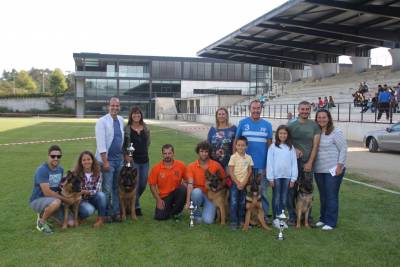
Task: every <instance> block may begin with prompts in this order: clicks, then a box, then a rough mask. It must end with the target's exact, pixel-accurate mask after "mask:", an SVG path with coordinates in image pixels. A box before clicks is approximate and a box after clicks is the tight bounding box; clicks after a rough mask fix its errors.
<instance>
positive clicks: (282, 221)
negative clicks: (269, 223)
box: [276, 210, 287, 240]
mask: <svg viewBox="0 0 400 267" xmlns="http://www.w3.org/2000/svg"><path fill="white" fill-rule="evenodd" d="M277 218H278V219H279V233H278V236H277V237H276V239H277V240H284V239H285V237H284V235H283V229H284V228H285V220H286V219H287V217H286V215H285V210H282V213H281V214H279V215H278V216H277Z"/></svg>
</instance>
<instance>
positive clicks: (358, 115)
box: [195, 102, 400, 124]
mask: <svg viewBox="0 0 400 267" xmlns="http://www.w3.org/2000/svg"><path fill="white" fill-rule="evenodd" d="M218 108H219V107H218V106H204V107H200V108H199V109H198V110H197V111H198V112H197V113H195V114H198V115H210V116H214V115H215V112H216V110H217V109H218ZM227 110H228V112H229V116H231V117H247V116H250V115H251V114H250V107H249V105H234V106H229V107H227ZM317 111H318V108H312V110H311V113H310V118H312V119H314V118H315V114H316V112H317ZM329 111H330V112H331V115H332V119H333V120H334V121H339V122H360V123H361V122H362V123H383V124H392V123H396V122H398V121H400V110H399V108H398V107H394V106H393V105H390V107H389V112H388V113H389V119H386V114H385V112H383V114H382V117H381V119H380V120H378V114H379V109H378V108H376V109H374V110H373V112H371V109H368V110H367V111H366V112H361V111H362V107H359V106H356V107H355V106H354V104H353V103H350V102H349V103H335V107H331V108H329ZM289 112H290V113H292V115H293V118H295V117H297V116H298V105H297V104H271V105H270V104H265V105H264V108H263V109H262V111H261V117H263V118H269V119H287V118H288V113H289Z"/></svg>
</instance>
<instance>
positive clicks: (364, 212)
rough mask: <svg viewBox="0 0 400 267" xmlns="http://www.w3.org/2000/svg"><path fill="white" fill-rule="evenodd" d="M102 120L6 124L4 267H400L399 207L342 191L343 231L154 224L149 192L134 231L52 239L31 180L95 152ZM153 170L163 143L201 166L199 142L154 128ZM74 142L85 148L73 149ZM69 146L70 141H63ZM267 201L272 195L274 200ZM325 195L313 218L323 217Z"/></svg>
mask: <svg viewBox="0 0 400 267" xmlns="http://www.w3.org/2000/svg"><path fill="white" fill-rule="evenodd" d="M94 123H95V121H94V120H78V119H36V118H29V119H25V118H24V119H8V118H0V183H1V184H0V200H1V201H0V210H1V216H0V266H143V265H147V266H153V265H158V266H188V265H193V266H261V265H263V266H398V264H399V262H400V252H399V248H400V241H399V240H400V232H399V227H400V223H399V211H400V197H399V196H398V195H393V194H390V193H386V192H382V191H377V190H376V189H372V188H367V187H363V186H361V185H357V184H353V183H349V182H346V181H344V182H343V184H342V187H341V192H340V215H339V223H338V228H337V229H335V230H334V231H330V232H323V231H321V230H319V229H305V228H302V229H300V230H297V229H294V228H290V229H288V230H287V231H285V236H286V239H285V240H284V241H277V240H276V235H277V230H275V229H274V230H272V231H264V230H261V229H251V230H249V232H247V233H244V232H242V231H240V230H237V231H233V230H231V229H230V228H229V227H228V226H220V225H196V226H195V228H193V229H189V228H188V222H189V218H188V214H185V216H184V217H183V220H182V221H181V222H175V221H172V220H171V221H166V222H157V221H155V220H153V219H152V216H153V212H154V207H155V202H154V200H153V198H152V196H151V193H150V190H149V188H147V189H146V192H145V193H144V195H143V197H142V200H141V203H142V210H143V213H144V216H143V217H139V219H138V221H137V222H135V223H132V222H130V221H129V220H128V221H127V222H124V223H113V224H106V225H104V227H102V228H101V229H93V228H92V227H91V225H92V224H93V222H94V220H95V217H94V216H92V217H91V218H89V220H88V223H87V224H84V225H81V226H80V227H79V228H69V229H67V230H65V231H61V229H60V228H59V227H56V228H55V233H54V234H53V235H49V236H46V235H44V234H43V233H40V232H38V231H37V230H36V229H35V220H36V218H35V216H36V215H35V213H34V212H33V211H32V210H31V209H30V208H29V205H28V201H29V197H30V194H31V192H32V186H33V174H34V172H35V170H36V168H37V167H38V166H39V164H40V163H41V162H43V161H46V159H47V148H48V147H49V146H50V144H53V142H51V140H58V141H54V143H57V144H59V145H60V146H61V148H62V150H63V158H62V161H61V165H62V166H63V167H64V169H65V170H68V169H71V168H72V167H73V166H74V164H75V161H76V159H77V157H78V155H79V153H80V152H81V151H83V150H86V149H88V150H91V151H93V152H94V151H95V140H94V138H93V137H94ZM151 131H152V133H151V137H152V144H151V147H150V159H151V162H150V163H151V165H153V164H154V163H156V162H157V161H159V160H160V158H161V153H160V148H161V146H162V145H163V144H165V143H171V144H173V145H174V146H175V154H176V158H177V159H180V160H182V161H184V162H185V163H186V164H187V163H189V162H191V161H193V160H194V159H195V158H196V154H195V152H194V147H195V144H196V143H197V142H198V141H199V140H198V139H195V138H193V137H190V136H187V135H184V134H182V133H179V132H177V131H175V130H171V129H165V128H160V127H155V126H151ZM74 138H87V139H78V140H71V139H74ZM63 139H64V140H63ZM268 196H269V199H270V198H271V192H270V191H269V192H268ZM318 203H319V199H318V190H315V192H314V202H313V207H314V208H313V216H314V218H318V215H319V206H318Z"/></svg>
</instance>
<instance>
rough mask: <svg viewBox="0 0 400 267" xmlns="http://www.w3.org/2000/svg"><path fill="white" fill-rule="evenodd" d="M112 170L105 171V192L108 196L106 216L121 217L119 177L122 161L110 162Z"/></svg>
mask: <svg viewBox="0 0 400 267" xmlns="http://www.w3.org/2000/svg"><path fill="white" fill-rule="evenodd" d="M109 162H110V169H109V170H108V171H106V172H105V171H103V172H102V173H103V192H104V193H105V194H106V200H107V209H106V216H111V215H119V213H120V210H119V194H118V175H119V172H120V171H121V167H122V160H110V161H109Z"/></svg>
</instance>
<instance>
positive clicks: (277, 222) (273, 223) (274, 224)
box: [272, 219, 280, 229]
mask: <svg viewBox="0 0 400 267" xmlns="http://www.w3.org/2000/svg"><path fill="white" fill-rule="evenodd" d="M272 226H273V227H274V228H276V229H279V228H280V225H279V219H275V220H273V221H272Z"/></svg>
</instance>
